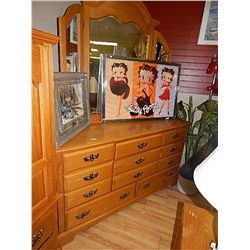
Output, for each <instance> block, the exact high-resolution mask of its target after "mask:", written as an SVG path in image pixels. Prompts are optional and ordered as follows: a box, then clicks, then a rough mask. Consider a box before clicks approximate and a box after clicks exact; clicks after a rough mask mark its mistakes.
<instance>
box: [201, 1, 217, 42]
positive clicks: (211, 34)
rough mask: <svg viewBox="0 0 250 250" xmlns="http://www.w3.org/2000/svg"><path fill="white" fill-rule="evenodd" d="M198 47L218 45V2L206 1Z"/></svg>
mask: <svg viewBox="0 0 250 250" xmlns="http://www.w3.org/2000/svg"><path fill="white" fill-rule="evenodd" d="M198 45H218V1H206V2H205V6H204V11H203V17H202V22H201V26H200V33H199V38H198Z"/></svg>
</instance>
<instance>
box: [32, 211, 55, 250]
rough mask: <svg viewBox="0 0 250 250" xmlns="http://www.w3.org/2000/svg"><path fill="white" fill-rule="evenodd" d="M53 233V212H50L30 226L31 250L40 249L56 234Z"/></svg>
mask: <svg viewBox="0 0 250 250" xmlns="http://www.w3.org/2000/svg"><path fill="white" fill-rule="evenodd" d="M55 231H56V228H55V217H54V210H51V211H50V212H49V213H48V214H47V215H45V216H44V217H43V218H42V219H41V221H39V222H38V223H37V224H36V225H33V226H32V249H33V250H37V249H40V247H41V246H42V245H43V244H44V243H45V242H46V241H47V240H49V239H50V238H51V237H52V236H53V234H55V233H56V232H55Z"/></svg>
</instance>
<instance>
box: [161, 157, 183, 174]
mask: <svg viewBox="0 0 250 250" xmlns="http://www.w3.org/2000/svg"><path fill="white" fill-rule="evenodd" d="M181 156H182V154H175V155H171V156H169V157H165V158H162V159H160V160H159V163H158V167H157V169H158V170H159V171H160V170H163V169H165V168H171V167H173V166H174V165H179V164H180V161H181Z"/></svg>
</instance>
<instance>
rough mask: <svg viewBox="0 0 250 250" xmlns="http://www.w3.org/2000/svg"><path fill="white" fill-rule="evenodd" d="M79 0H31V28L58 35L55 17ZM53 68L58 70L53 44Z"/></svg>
mask: <svg viewBox="0 0 250 250" xmlns="http://www.w3.org/2000/svg"><path fill="white" fill-rule="evenodd" d="M74 3H78V4H79V3H80V1H32V28H36V29H39V30H42V31H46V32H49V33H51V34H53V35H58V30H57V17H59V16H62V15H63V14H64V12H65V10H66V9H67V7H68V6H69V5H71V4H74ZM53 70H54V71H59V56H58V45H54V46H53Z"/></svg>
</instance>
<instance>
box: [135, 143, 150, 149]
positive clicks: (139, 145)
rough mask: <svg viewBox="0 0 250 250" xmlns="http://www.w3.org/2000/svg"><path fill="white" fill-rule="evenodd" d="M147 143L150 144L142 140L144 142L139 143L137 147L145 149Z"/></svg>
mask: <svg viewBox="0 0 250 250" xmlns="http://www.w3.org/2000/svg"><path fill="white" fill-rule="evenodd" d="M147 145H148V143H147V142H142V143H140V144H138V145H137V147H138V148H140V149H143V148H145V147H146V146H147Z"/></svg>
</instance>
